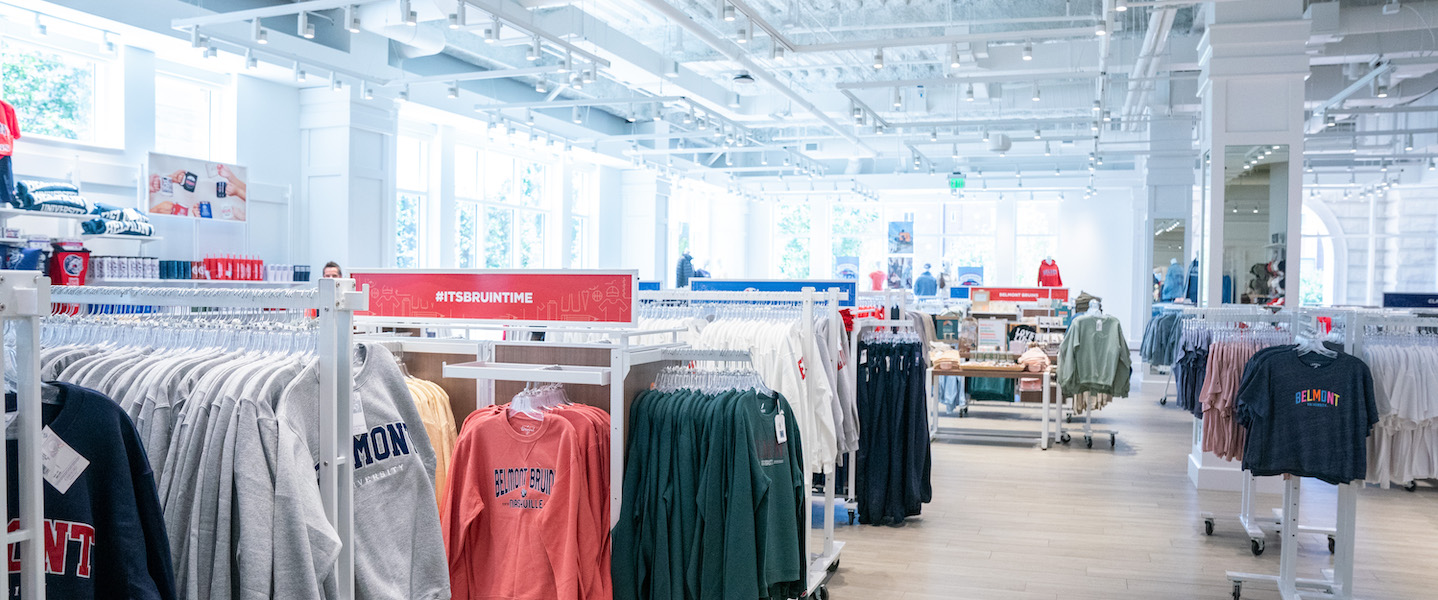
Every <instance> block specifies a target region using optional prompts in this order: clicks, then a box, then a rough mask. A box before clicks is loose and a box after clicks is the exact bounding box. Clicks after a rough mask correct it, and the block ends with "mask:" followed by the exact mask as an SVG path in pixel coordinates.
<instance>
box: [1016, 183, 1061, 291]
mask: <svg viewBox="0 0 1438 600" xmlns="http://www.w3.org/2000/svg"><path fill="white" fill-rule="evenodd" d="M1016 213H1017V214H1016V215H1015V219H1014V221H1015V230H1016V234H1017V235H1015V236H1014V259H1015V262H1014V264H1015V266H1016V268H1017V269H1018V277H1017V278H1015V281H1016V283H1018V285H1022V286H1031V285H1038V274H1039V262H1041V261H1043V260H1044V259H1045V258H1050V257H1052V256H1053V255H1054V254H1056V253H1058V246H1059V236H1058V214H1059V203H1058V202H1053V201H1046V200H1045V201H1020V202H1018V203H1017V210H1016Z"/></svg>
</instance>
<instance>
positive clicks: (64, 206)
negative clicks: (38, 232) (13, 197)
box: [25, 192, 93, 215]
mask: <svg viewBox="0 0 1438 600" xmlns="http://www.w3.org/2000/svg"><path fill="white" fill-rule="evenodd" d="M25 201H26V202H27V204H26V206H25V208H26V209H29V210H35V211H40V212H49V213H64V214H69V215H87V214H90V211H91V209H92V208H93V205H92V204H90V201H89V200H86V199H85V197H84V196H81V195H79V194H76V193H74V192H31V193H30V194H29V196H28V197H27V199H26V200H25Z"/></svg>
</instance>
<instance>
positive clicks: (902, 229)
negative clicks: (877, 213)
mask: <svg viewBox="0 0 1438 600" xmlns="http://www.w3.org/2000/svg"><path fill="white" fill-rule="evenodd" d="M913 253H914V222H913V221H889V254H913Z"/></svg>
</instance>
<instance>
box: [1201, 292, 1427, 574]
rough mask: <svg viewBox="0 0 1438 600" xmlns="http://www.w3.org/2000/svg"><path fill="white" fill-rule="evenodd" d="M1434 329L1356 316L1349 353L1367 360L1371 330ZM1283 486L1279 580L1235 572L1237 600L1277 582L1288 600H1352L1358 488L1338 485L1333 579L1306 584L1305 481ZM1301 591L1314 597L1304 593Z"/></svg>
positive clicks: (1405, 320) (1408, 320)
mask: <svg viewBox="0 0 1438 600" xmlns="http://www.w3.org/2000/svg"><path fill="white" fill-rule="evenodd" d="M1294 314H1295V317H1299V316H1301V314H1302V311H1298V312H1295V313H1294ZM1309 314H1310V315H1314V314H1315V313H1312V312H1310V313H1309ZM1295 322H1296V321H1295ZM1432 324H1433V320H1432V319H1427V320H1424V319H1422V318H1421V317H1396V316H1388V315H1382V314H1377V315H1365V314H1363V313H1355V314H1352V315H1351V320H1350V322H1349V323H1348V324H1347V326H1346V328H1345V330H1346V331H1345V343H1344V348H1345V350H1346V351H1347V352H1348V353H1349V354H1352V355H1354V356H1361V354H1360V353H1361V351H1362V343H1363V330H1364V327H1365V326H1368V325H1384V326H1415V325H1416V326H1425V325H1427V326H1431V325H1432ZM1283 483H1284V486H1283V508H1282V509H1281V511H1282V513H1281V515H1280V531H1279V536H1280V538H1281V539H1282V540H1283V547H1282V549H1281V551H1280V553H1279V559H1278V574H1277V575H1260V574H1254V573H1237V572H1233V571H1229V572H1228V573H1227V576H1228V580H1229V581H1230V582H1232V583H1233V597H1234V600H1238V598H1239V597H1240V596H1241V594H1242V590H1243V582H1245V581H1271V582H1273V583H1275V584H1277V585H1278V593H1279V595H1280V596H1281V597H1282V598H1283V599H1284V600H1301V599H1303V598H1310V599H1311V598H1315V597H1321V598H1331V599H1335V600H1351V599H1352V598H1353V559H1354V552H1353V543H1354V534H1355V531H1356V529H1357V516H1358V489H1357V487H1355V484H1353V483H1342V484H1339V485H1338V517H1337V520H1336V524H1335V527H1334V533H1333V535H1332V537H1331V538H1330V539H1331V540H1332V541H1331V542H1330V545H1329V548H1330V551H1331V552H1333V569H1332V571H1331V574H1330V573H1328V572H1325V573H1324V578H1323V579H1306V578H1300V577H1298V575H1297V569H1298V566H1297V562H1298V539H1297V538H1298V534H1299V533H1304V531H1303V529H1304V528H1302V527H1300V526H1299V524H1298V514H1299V499H1300V495H1301V491H1302V485H1301V483H1302V478H1300V477H1292V476H1285V477H1284V482H1283ZM1357 485H1360V486H1361V485H1363V483H1362V482H1358V484H1357ZM1275 512H1278V511H1275ZM1300 589H1302V590H1311V591H1300ZM1315 594H1316V595H1315Z"/></svg>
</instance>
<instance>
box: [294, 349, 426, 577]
mask: <svg viewBox="0 0 1438 600" xmlns="http://www.w3.org/2000/svg"><path fill="white" fill-rule="evenodd" d="M356 353H357V358H358V360H359V361H360V362H359V364H358V366H357V367H356V371H355V374H354V394H356V397H357V398H358V399H359V400H360V403H361V406H362V408H363V411H364V415H363V419H364V425H365V428H366V429H367V431H366V433H362V434H358V435H355V436H354V454H353V456H352V459H353V460H354V468H355V472H354V505H355V519H354V535H355V597H356V598H358V599H360V600H366V599H369V600H447V599H448V598H449V597H450V594H449V568H448V563H447V561H446V558H445V554H444V540H443V538H442V537H441V535H440V528H439V508H438V505H437V503H436V502H435V498H434V464H435V462H434V449H433V447H432V446H431V445H430V442H429V436H428V434H427V433H425V429H424V423H423V421H421V420H420V416H419V410H418V409H417V408H415V405H414V399H413V398H412V397H411V396H410V394H409V388H408V386H406V385H405V382H404V375H403V374H402V373H400V370H399V366H398V365H396V364H395V359H394V356H393V355H391V354H390V353H389V351H388V350H386V349H384V348H383V347H381V346H376V345H371V344H360V345H357V347H356ZM319 400H320V394H319V376H318V371H317V370H316V369H315V368H314V367H313V366H311V367H309V368H306V369H305V371H304V372H303V373H301V374H300V377H299V378H298V379H296V380H295V382H294V383H292V384H290V387H289V388H288V389H286V390H285V393H284V396H283V397H282V398H281V400H280V404H279V407H278V408H277V409H276V414H277V417H278V420H279V422H280V425H281V428H282V429H284V428H286V427H288V428H290V429H291V430H292V431H293V432H294V433H296V434H297V435H298V437H299V439H302V440H303V441H304V442H305V445H306V446H307V448H308V451H309V456H310V462H309V464H310V465H318V464H319V446H318V441H319V408H318V407H319ZM357 417H358V415H357ZM317 468H318V467H314V469H312V470H310V471H309V472H308V473H305V474H304V476H305V477H306V478H307V482H308V484H309V485H310V486H312V487H313V486H314V485H315V480H316V476H317ZM291 475H293V474H291ZM276 485H279V484H278V483H277V484H276ZM279 518H280V515H279V513H278V507H277V512H276V520H278V519H279ZM308 525H309V526H310V527H313V526H314V524H313V523H310V524H308ZM291 526H293V525H291ZM277 528H278V523H277ZM276 549H277V550H278V545H277V547H276ZM277 585H278V583H277ZM300 591H301V590H287V589H281V588H277V589H276V590H275V595H276V597H280V598H300V597H311V596H304V595H301V594H300V593H299V592H300Z"/></svg>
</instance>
